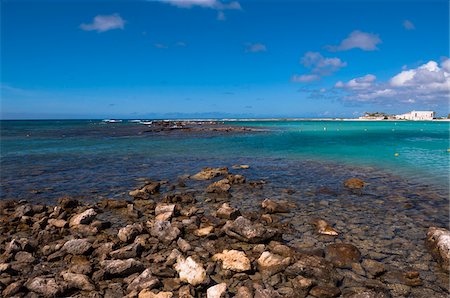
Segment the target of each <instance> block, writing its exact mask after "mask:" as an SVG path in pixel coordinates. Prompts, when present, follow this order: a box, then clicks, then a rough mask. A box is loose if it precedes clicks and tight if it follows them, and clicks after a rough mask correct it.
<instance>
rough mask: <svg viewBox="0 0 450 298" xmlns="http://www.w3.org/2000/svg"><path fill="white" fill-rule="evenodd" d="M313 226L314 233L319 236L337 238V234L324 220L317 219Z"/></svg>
mask: <svg viewBox="0 0 450 298" xmlns="http://www.w3.org/2000/svg"><path fill="white" fill-rule="evenodd" d="M313 224H314V225H315V226H316V231H317V233H319V234H322V235H330V236H337V235H338V232H337V231H336V230H335V229H333V227H331V226H330V225H329V224H328V223H327V222H326V221H325V220H323V219H318V220H315V221H314V222H313Z"/></svg>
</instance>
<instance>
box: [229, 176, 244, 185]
mask: <svg viewBox="0 0 450 298" xmlns="http://www.w3.org/2000/svg"><path fill="white" fill-rule="evenodd" d="M227 179H228V181H230V184H242V183H245V177H244V176H242V175H239V174H236V175H233V174H229V175H228V176H227Z"/></svg>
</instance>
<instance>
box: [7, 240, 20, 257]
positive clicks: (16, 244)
mask: <svg viewBox="0 0 450 298" xmlns="http://www.w3.org/2000/svg"><path fill="white" fill-rule="evenodd" d="M21 250H22V245H21V243H20V241H19V240H18V239H13V240H11V241H10V242H9V243H8V244H7V245H6V247H5V253H6V254H8V255H9V254H15V253H16V252H18V251H21Z"/></svg>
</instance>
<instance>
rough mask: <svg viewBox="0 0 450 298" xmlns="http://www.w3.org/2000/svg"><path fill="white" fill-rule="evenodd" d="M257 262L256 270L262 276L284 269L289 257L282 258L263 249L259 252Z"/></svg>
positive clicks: (289, 261)
mask: <svg viewBox="0 0 450 298" xmlns="http://www.w3.org/2000/svg"><path fill="white" fill-rule="evenodd" d="M257 263H258V270H259V271H260V272H261V273H262V274H263V276H271V275H274V274H276V273H278V272H281V271H283V270H284V269H286V268H287V267H288V266H289V265H290V264H291V258H290V257H287V258H284V257H282V256H280V255H276V254H273V253H271V252H268V251H265V252H263V253H262V254H261V256H260V257H259V259H258V261H257Z"/></svg>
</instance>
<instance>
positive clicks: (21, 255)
mask: <svg viewBox="0 0 450 298" xmlns="http://www.w3.org/2000/svg"><path fill="white" fill-rule="evenodd" d="M14 258H15V259H16V261H17V262H19V263H27V264H30V263H33V262H34V261H35V260H36V259H35V258H34V257H33V255H32V254H31V253H29V252H26V251H19V252H18V253H16V255H15V256H14Z"/></svg>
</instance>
